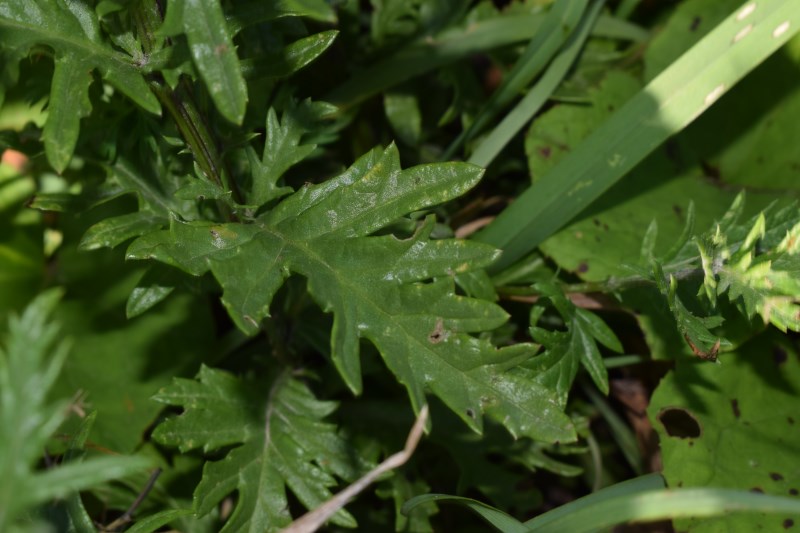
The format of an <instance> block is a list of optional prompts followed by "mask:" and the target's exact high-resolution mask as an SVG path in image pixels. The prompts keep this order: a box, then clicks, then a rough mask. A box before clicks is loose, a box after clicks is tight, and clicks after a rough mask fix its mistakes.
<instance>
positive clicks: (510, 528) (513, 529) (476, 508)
mask: <svg viewBox="0 0 800 533" xmlns="http://www.w3.org/2000/svg"><path fill="white" fill-rule="evenodd" d="M426 503H455V504H458V505H463V506H464V507H467V508H468V509H470V510H471V511H473V512H474V513H475V514H477V515H479V516H480V517H481V518H483V519H484V520H486V521H487V522H489V524H491V525H493V526H494V527H495V528H496V529H497V530H498V531H503V532H504V533H527V531H529V529H528V528H526V527H525V525H524V524H523V523H522V522H520V521H519V520H517V519H516V518H514V517H513V516H509V515H507V514H506V513H504V512H503V511H501V510H499V509H495V508H494V507H492V506H491V505H487V504H485V503H482V502H479V501H477V500H473V499H471V498H463V497H461V496H448V495H447V494H422V495H420V496H415V497H414V498H411V499H410V500H408V501H407V502H406V503H405V504H403V509H402V511H403V514H409V513H410V512H411V511H412V510H414V509H415V508H416V507H418V506H420V505H424V504H426Z"/></svg>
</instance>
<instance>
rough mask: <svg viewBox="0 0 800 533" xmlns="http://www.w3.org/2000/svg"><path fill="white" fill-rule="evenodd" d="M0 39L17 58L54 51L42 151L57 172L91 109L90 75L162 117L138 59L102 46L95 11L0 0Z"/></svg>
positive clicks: (51, 2)
mask: <svg viewBox="0 0 800 533" xmlns="http://www.w3.org/2000/svg"><path fill="white" fill-rule="evenodd" d="M0 35H1V36H2V39H1V40H0V42H1V43H2V46H3V47H4V48H11V49H12V50H15V51H16V53H17V55H21V54H24V53H25V52H27V51H28V50H29V49H30V48H31V47H32V46H34V45H38V44H46V45H48V46H51V47H52V48H53V50H54V51H55V73H54V76H53V83H52V87H51V91H50V101H49V111H48V119H47V123H46V124H45V151H46V154H47V158H48V160H49V161H50V164H51V165H53V167H54V168H55V169H56V170H57V171H59V172H61V171H63V170H64V169H65V168H66V166H67V164H68V163H69V160H70V158H71V157H72V152H73V151H74V149H75V143H76V141H77V139H78V131H79V123H80V118H81V117H83V116H86V115H87V114H88V113H89V111H90V110H91V104H90V102H89V85H90V84H91V81H92V77H91V72H92V71H93V70H97V71H98V72H99V73H100V74H101V75H102V77H103V79H105V80H106V81H108V82H109V83H110V84H111V85H113V86H114V87H115V88H116V89H117V90H119V91H120V92H122V93H123V94H125V95H126V96H128V97H129V98H130V99H131V100H133V101H134V102H135V103H137V104H138V105H139V106H141V107H142V108H144V109H145V110H147V111H149V112H151V113H155V114H159V113H160V112H161V106H160V105H159V103H158V100H157V99H156V97H155V96H154V95H153V93H151V92H150V89H149V88H148V86H147V83H146V82H145V80H144V78H143V77H142V75H141V73H140V72H139V71H138V69H137V67H136V61H138V60H139V59H140V58H132V57H129V56H127V55H125V54H123V53H121V52H118V51H117V50H115V49H114V48H113V47H112V46H111V45H110V44H108V43H106V42H104V41H103V39H102V38H101V37H100V29H99V23H98V20H97V17H96V15H95V13H94V11H93V10H92V9H90V8H89V6H88V5H86V4H84V3H82V2H71V3H68V4H65V3H61V2H56V1H55V0H31V1H30V2H22V3H20V2H17V1H16V0H0ZM51 121H52V122H51Z"/></svg>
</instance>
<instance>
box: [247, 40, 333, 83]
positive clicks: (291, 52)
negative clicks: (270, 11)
mask: <svg viewBox="0 0 800 533" xmlns="http://www.w3.org/2000/svg"><path fill="white" fill-rule="evenodd" d="M337 35H339V32H338V31H335V30H328V31H323V32H320V33H316V34H314V35H309V36H308V37H303V38H302V39H298V40H296V41H295V42H293V43H290V44H287V45H286V46H284V47H283V49H282V50H280V52H279V53H274V54H264V55H263V56H261V57H260V58H258V59H257V60H254V59H244V60H242V61H241V65H242V75H243V76H244V77H245V79H258V78H286V77H289V76H291V75H292V74H294V73H295V72H297V71H299V70H301V69H302V68H303V67H305V66H306V65H308V64H309V63H311V62H312V61H314V60H315V59H317V58H318V57H319V56H321V55H322V53H323V52H325V50H327V49H328V48H329V47H330V46H331V45H332V44H333V41H334V40H335V39H336V36H337Z"/></svg>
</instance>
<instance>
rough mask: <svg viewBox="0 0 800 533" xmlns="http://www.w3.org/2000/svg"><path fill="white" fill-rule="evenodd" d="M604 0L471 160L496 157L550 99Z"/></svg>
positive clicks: (483, 163)
mask: <svg viewBox="0 0 800 533" xmlns="http://www.w3.org/2000/svg"><path fill="white" fill-rule="evenodd" d="M602 6H603V2H595V3H594V4H592V6H591V7H590V8H589V12H588V13H587V14H586V16H585V17H584V19H583V21H582V22H581V24H580V26H579V27H578V29H577V30H576V31H575V33H573V35H572V37H571V38H570V40H569V41H568V42H567V44H566V46H565V47H564V49H563V50H562V51H561V53H559V54H558V55H557V56H556V58H555V59H554V60H553V62H552V63H551V64H550V67H549V68H548V69H547V72H545V73H544V76H542V79H541V80H539V82H538V83H537V84H536V85H535V86H534V87H533V89H531V90H530V92H528V94H527V95H525V98H523V99H522V101H521V102H520V103H519V104H517V106H516V107H515V108H514V109H513V110H512V111H511V112H510V113H508V115H506V117H505V118H504V119H503V121H502V122H500V124H499V125H498V126H497V127H496V128H495V129H494V130H493V131H492V133H490V134H489V135H488V136H487V137H486V138H485V139H484V140H483V142H481V144H480V145H479V146H478V148H477V149H476V150H475V152H474V153H473V154H472V156H471V157H470V158H469V162H470V163H473V164H475V165H478V166H481V167H487V166H489V164H490V163H491V162H492V161H494V158H495V157H497V154H499V153H500V151H501V150H502V149H503V148H504V147H505V146H506V145H507V144H508V143H509V141H511V139H512V138H513V137H514V135H516V134H517V132H519V130H521V129H522V128H523V127H524V126H525V124H527V122H528V121H529V120H530V119H531V118H533V115H535V114H536V112H537V111H539V110H540V109H541V108H542V106H543V105H544V104H545V103H546V102H547V100H548V98H550V95H551V94H553V91H555V90H556V87H558V85H559V84H560V83H561V80H563V79H564V76H566V75H567V72H568V71H569V69H570V67H571V66H572V64H573V63H574V62H575V59H576V58H577V57H578V54H580V51H581V50H582V49H583V43H584V42H585V41H586V38H587V37H588V36H589V32H590V30H591V28H592V25H593V24H594V22H595V20H596V19H597V15H598V14H599V13H600V8H601V7H602Z"/></svg>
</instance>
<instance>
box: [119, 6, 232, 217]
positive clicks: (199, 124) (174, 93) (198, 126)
mask: <svg viewBox="0 0 800 533" xmlns="http://www.w3.org/2000/svg"><path fill="white" fill-rule="evenodd" d="M133 18H134V21H135V23H136V26H137V30H138V34H139V39H140V42H141V43H142V48H143V50H144V53H145V54H146V55H149V54H151V53H152V52H153V51H154V47H155V46H156V45H157V39H156V37H155V31H156V28H157V26H158V25H159V24H160V23H161V19H162V17H161V12H160V10H159V6H158V4H157V3H156V1H155V0H143V1H142V2H140V3H139V5H138V8H137V9H134V15H133ZM150 88H151V90H152V91H153V93H154V94H155V95H156V97H157V98H158V100H159V101H160V102H161V105H162V106H164V109H166V111H167V112H168V113H169V115H170V116H171V117H172V120H173V121H175V124H176V126H177V127H178V130H179V131H180V132H181V135H182V136H183V139H184V140H185V141H186V144H187V145H188V146H189V149H190V150H191V151H192V154H193V155H194V158H195V161H196V162H197V165H198V166H199V167H200V170H202V172H203V174H204V175H205V176H206V178H207V179H208V180H209V181H211V182H212V183H213V184H214V185H216V186H218V187H220V188H222V189H223V190H225V191H230V192H231V197H232V199H233V201H234V202H236V203H238V204H242V203H244V202H243V199H242V194H241V192H240V191H239V188H238V186H237V184H236V182H235V180H233V179H231V177H230V173H229V172H228V170H227V168H226V166H225V163H224V162H223V159H222V156H221V154H220V151H219V148H218V146H217V142H216V140H215V139H214V137H213V135H212V134H211V131H210V129H209V127H208V125H207V124H206V121H205V120H204V118H203V117H202V115H201V114H200V112H199V111H198V108H197V104H196V103H195V101H194V98H193V97H192V93H191V87H189V84H188V83H187V82H185V81H182V82H181V83H180V85H179V86H178V87H177V88H176V89H175V90H173V89H171V88H170V87H169V86H168V85H167V84H166V83H165V82H164V80H163V79H162V78H161V76H160V75H153V76H150ZM220 209H221V210H222V211H223V215H224V216H225V218H227V219H229V220H234V219H236V216H235V214H234V213H232V212H231V211H230V208H229V207H228V206H227V205H225V204H223V203H222V202H220Z"/></svg>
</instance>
